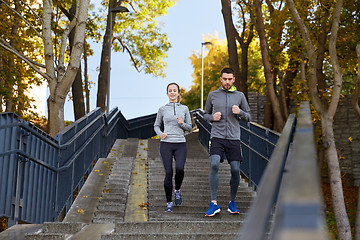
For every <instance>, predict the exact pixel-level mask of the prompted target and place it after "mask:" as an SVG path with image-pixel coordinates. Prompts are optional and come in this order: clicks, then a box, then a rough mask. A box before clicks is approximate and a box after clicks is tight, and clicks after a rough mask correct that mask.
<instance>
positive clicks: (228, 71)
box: [221, 67, 234, 76]
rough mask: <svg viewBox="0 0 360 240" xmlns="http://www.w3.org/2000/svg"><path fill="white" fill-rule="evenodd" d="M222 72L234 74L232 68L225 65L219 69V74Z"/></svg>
mask: <svg viewBox="0 0 360 240" xmlns="http://www.w3.org/2000/svg"><path fill="white" fill-rule="evenodd" d="M223 73H229V74H232V75H234V70H233V69H232V68H229V67H226V68H223V69H222V70H221V76H222V75H223Z"/></svg>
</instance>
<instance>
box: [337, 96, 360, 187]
mask: <svg viewBox="0 0 360 240" xmlns="http://www.w3.org/2000/svg"><path fill="white" fill-rule="evenodd" d="M351 97H352V96H346V97H344V98H341V100H340V102H339V106H338V108H337V111H336V115H335V118H334V135H335V142H336V148H337V150H338V155H339V162H340V167H341V171H342V172H343V173H350V174H353V176H354V179H355V185H356V186H360V118H359V117H358V116H357V115H356V113H355V111H354V109H353V108H352V106H351Z"/></svg>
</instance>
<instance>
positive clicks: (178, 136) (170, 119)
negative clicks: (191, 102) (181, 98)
mask: <svg viewBox="0 0 360 240" xmlns="http://www.w3.org/2000/svg"><path fill="white" fill-rule="evenodd" d="M177 118H182V119H183V124H181V125H180V124H179V123H178V122H177ZM162 124H164V132H162V131H161V129H160V127H161V126H162ZM154 130H155V132H156V134H157V135H158V136H159V137H160V138H161V134H162V133H167V137H166V138H165V139H161V141H163V142H172V143H178V142H186V139H185V136H184V131H189V132H190V131H191V130H192V124H191V116H190V112H189V108H188V107H187V106H185V105H182V104H180V103H168V104H166V105H165V106H162V107H160V108H159V111H158V113H157V115H156V120H155V123H154Z"/></svg>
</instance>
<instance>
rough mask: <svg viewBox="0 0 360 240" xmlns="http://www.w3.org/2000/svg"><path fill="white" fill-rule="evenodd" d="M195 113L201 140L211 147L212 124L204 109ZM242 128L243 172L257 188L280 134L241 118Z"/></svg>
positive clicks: (203, 143)
mask: <svg viewBox="0 0 360 240" xmlns="http://www.w3.org/2000/svg"><path fill="white" fill-rule="evenodd" d="M194 114H195V116H196V125H197V126H198V128H199V140H200V142H201V143H202V145H204V146H205V147H206V148H207V149H209V146H210V135H211V124H210V123H209V122H207V121H206V120H205V119H204V117H203V115H204V111H203V110H201V109H198V110H196V111H195V112H194ZM240 129H241V139H240V141H241V150H242V154H243V161H242V163H241V166H240V168H241V173H242V174H243V175H244V176H245V177H246V178H247V179H248V180H249V183H250V185H251V186H252V187H254V188H256V187H257V186H258V184H259V182H260V179H261V176H262V174H263V172H264V170H265V168H266V165H267V164H268V162H269V159H270V157H271V154H272V152H273V150H274V148H275V145H276V143H277V141H278V139H279V136H280V134H279V133H277V132H275V131H272V130H270V129H268V128H265V127H263V126H261V125H259V124H257V123H253V122H245V121H242V120H240Z"/></svg>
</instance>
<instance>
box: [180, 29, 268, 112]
mask: <svg viewBox="0 0 360 240" xmlns="http://www.w3.org/2000/svg"><path fill="white" fill-rule="evenodd" d="M207 41H210V42H212V45H211V46H209V45H205V46H206V50H208V52H207V53H206V54H204V96H205V99H204V103H203V104H204V105H205V102H206V96H207V95H208V94H209V92H210V91H213V90H216V89H218V88H219V87H220V80H219V79H220V71H221V69H222V68H223V67H224V66H228V61H229V60H228V48H227V42H226V41H224V40H222V41H220V40H219V38H218V36H211V35H209V36H208V38H204V42H207ZM238 51H239V53H241V48H240V46H238ZM248 52H249V59H248V63H249V71H248V78H249V81H248V84H249V87H248V89H249V91H256V92H258V93H260V94H264V91H265V90H264V82H265V79H264V77H263V75H262V71H261V67H262V66H261V55H260V53H259V44H258V41H252V43H251V44H250V45H249V50H248ZM190 60H191V64H192V65H193V68H194V72H193V74H192V77H193V79H194V80H193V85H192V86H191V89H190V90H189V91H185V90H184V92H183V93H182V94H181V99H182V103H183V104H185V105H187V106H188V107H189V109H197V108H199V107H200V91H201V54H200V53H199V52H194V53H193V54H192V55H191V57H190Z"/></svg>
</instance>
